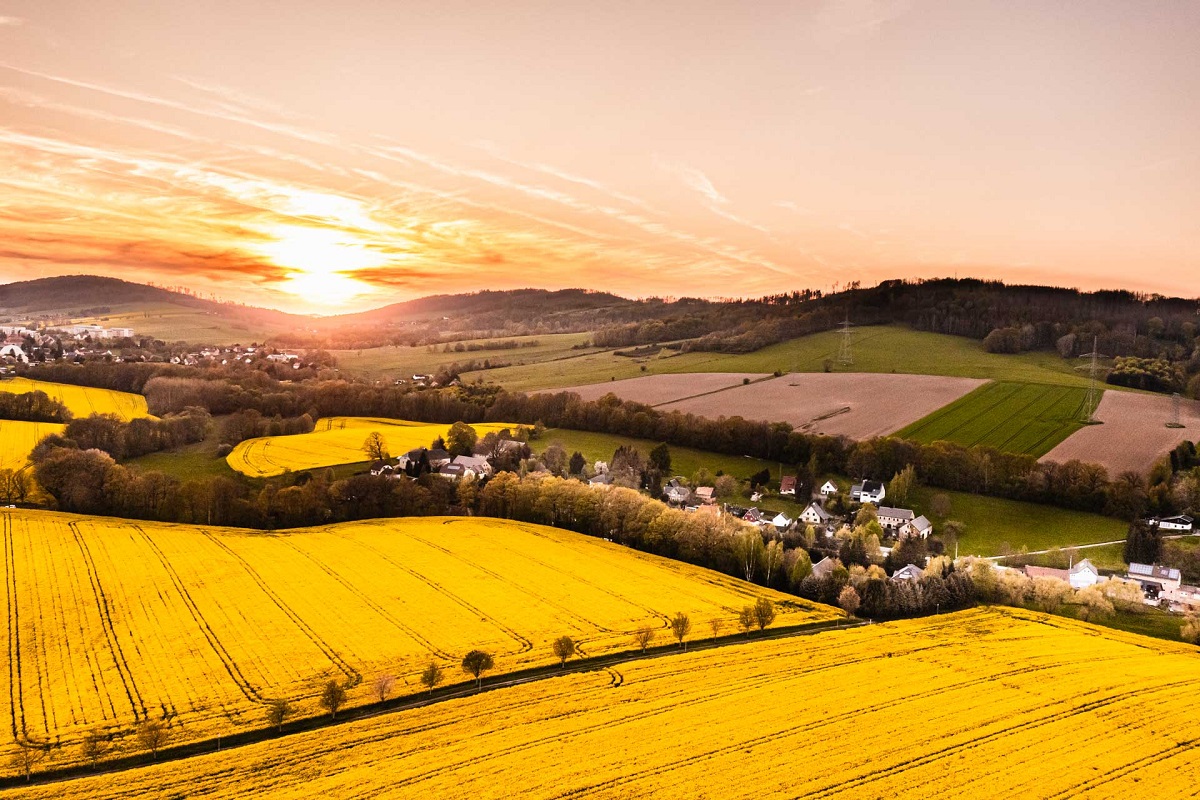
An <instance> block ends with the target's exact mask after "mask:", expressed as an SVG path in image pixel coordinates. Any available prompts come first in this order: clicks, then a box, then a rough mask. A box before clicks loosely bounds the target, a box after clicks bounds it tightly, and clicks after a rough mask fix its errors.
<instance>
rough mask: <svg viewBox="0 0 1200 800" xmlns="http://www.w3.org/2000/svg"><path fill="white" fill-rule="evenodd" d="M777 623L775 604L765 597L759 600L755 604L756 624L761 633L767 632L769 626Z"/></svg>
mask: <svg viewBox="0 0 1200 800" xmlns="http://www.w3.org/2000/svg"><path fill="white" fill-rule="evenodd" d="M774 621H775V604H774V603H772V602H771V601H770V600H768V599H767V598H765V597H760V598H758V601H757V602H756V603H755V604H754V622H755V623H756V624H757V625H758V629H759V630H760V631H765V630H766V629H767V626H768V625H770V624H771V623H772V622H774Z"/></svg>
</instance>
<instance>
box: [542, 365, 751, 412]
mask: <svg viewBox="0 0 1200 800" xmlns="http://www.w3.org/2000/svg"><path fill="white" fill-rule="evenodd" d="M765 377H766V375H765V374H762V373H752V372H683V373H678V374H673V375H647V376H645V377H643V378H629V379H627V380H623V381H609V382H607V383H593V384H590V385H588V386H572V387H570V388H567V389H554V390H553V391H555V392H575V393H576V394H578V395H579V396H580V397H582V398H583V399H584V400H599V399H600V398H601V397H603V396H604V395H606V394H608V393H609V392H612V393H613V394H615V395H616V396H617V397H620V398H621V399H622V400H632V401H634V402H635V403H645V404H646V405H651V406H657V405H662V404H663V403H670V402H672V401H674V400H682V399H683V398H685V397H694V396H695V395H698V394H704V393H705V392H715V391H717V390H718V389H728V388H729V387H731V386H741V385H742V381H743V380H744V379H746V378H749V379H750V380H752V381H756V380H758V379H759V378H765Z"/></svg>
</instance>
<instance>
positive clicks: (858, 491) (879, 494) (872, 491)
mask: <svg viewBox="0 0 1200 800" xmlns="http://www.w3.org/2000/svg"><path fill="white" fill-rule="evenodd" d="M885 497H887V489H886V488H884V485H883V483H882V482H881V481H863V482H862V483H856V484H854V487H853V488H851V489H850V499H852V500H855V501H857V502H859V503H878V502H879V501H880V500H882V499H883V498H885Z"/></svg>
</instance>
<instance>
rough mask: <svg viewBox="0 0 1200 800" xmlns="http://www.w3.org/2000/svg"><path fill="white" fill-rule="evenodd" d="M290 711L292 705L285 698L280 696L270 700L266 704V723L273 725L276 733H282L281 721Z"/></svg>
mask: <svg viewBox="0 0 1200 800" xmlns="http://www.w3.org/2000/svg"><path fill="white" fill-rule="evenodd" d="M291 713H292V705H291V703H289V702H288V701H287V700H284V699H283V698H280V699H278V700H272V701H271V703H270V704H269V705H268V706H267V723H268V724H270V725H273V726H275V730H276V731H277V732H278V733H283V721H284V720H285V719H287V717H288V715H289V714H291Z"/></svg>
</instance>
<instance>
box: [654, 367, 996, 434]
mask: <svg viewBox="0 0 1200 800" xmlns="http://www.w3.org/2000/svg"><path fill="white" fill-rule="evenodd" d="M656 377H662V378H667V377H671V376H667V375H663V376H656ZM678 377H695V376H682V375H681V376H678ZM984 383H986V381H983V380H977V379H975V378H945V377H936V376H931V375H889V374H869V373H792V374H788V375H784V376H783V377H782V378H775V379H773V380H769V381H763V382H762V383H753V384H751V385H749V386H741V385H737V386H735V388H732V389H728V390H726V391H723V392H717V393H715V394H710V395H705V396H704V397H694V398H692V399H690V400H681V401H679V402H675V403H668V404H667V405H664V406H662V408H663V409H664V410H679V411H685V412H689V413H692V414H699V415H701V416H705V417H714V418H715V417H721V416H725V417H733V416H741V417H745V418H746V419H759V420H766V421H768V422H790V423H791V424H792V425H794V426H795V427H797V428H800V429H804V430H808V431H811V432H813V433H825V434H829V435H831V436H849V437H851V438H853V439H866V438H869V437H871V436H883V435H885V434H889V433H892V432H894V431H897V430H899V429H900V428H903V427H904V426H906V425H909V424H911V423H913V422H916V421H917V420H919V419H921V418H922V417H925V416H926V415H928V414H930V413H932V412H934V411H936V410H937V409H939V408H941V407H942V406H944V405H946V404H948V403H952V402H954V401H955V400H957V399H958V398H960V397H962V396H963V395H965V394H966V393H967V392H970V391H971V390H972V389H975V388H976V387H978V386H980V385H982V384H984Z"/></svg>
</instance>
